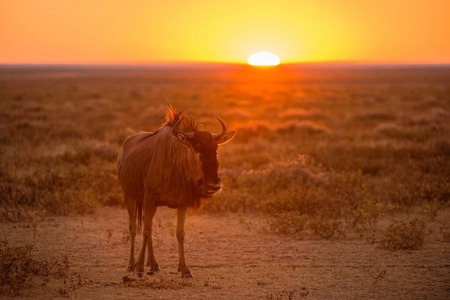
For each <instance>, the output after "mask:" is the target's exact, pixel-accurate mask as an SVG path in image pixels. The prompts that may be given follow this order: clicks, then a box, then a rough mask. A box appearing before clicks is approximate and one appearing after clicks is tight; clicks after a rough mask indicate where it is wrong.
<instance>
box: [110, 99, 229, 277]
mask: <svg viewBox="0 0 450 300" xmlns="http://www.w3.org/2000/svg"><path fill="white" fill-rule="evenodd" d="M181 118H182V114H181V113H180V112H178V111H176V110H174V109H173V108H172V107H170V106H169V107H167V108H166V123H165V124H164V125H163V126H162V127H161V128H160V129H158V130H157V131H156V132H155V133H150V132H140V133H138V134H136V135H133V136H131V137H129V138H127V139H126V140H125V142H124V143H123V146H122V149H121V151H120V152H119V157H118V162H117V174H118V179H119V182H120V184H121V186H122V189H123V192H124V196H125V201H126V203H127V208H128V213H129V216H130V233H131V238H132V248H131V255H130V266H129V270H134V254H133V252H134V236H135V234H136V228H135V227H136V224H135V223H136V217H137V220H138V231H140V228H141V223H142V220H144V221H145V224H144V246H143V250H141V254H140V256H139V261H138V271H139V274H142V272H143V256H144V254H143V251H144V250H145V245H146V242H147V241H148V250H149V264H150V265H151V266H152V270H159V267H158V265H157V263H156V261H155V259H154V257H153V249H152V247H151V227H152V226H151V222H152V218H153V215H154V213H155V211H156V207H158V206H169V207H171V208H177V209H178V223H179V225H178V227H177V238H178V240H179V247H180V270H181V271H182V276H188V275H191V274H190V271H189V270H188V269H187V267H186V266H185V263H184V250H183V238H184V230H183V227H184V218H185V210H186V208H198V207H199V206H200V204H201V200H202V199H205V198H208V197H210V195H211V194H213V193H215V192H217V191H218V190H219V189H220V179H219V177H218V176H217V171H218V161H217V147H218V144H221V143H226V142H228V141H229V140H230V139H231V138H232V137H233V136H234V131H233V132H228V133H225V132H224V130H223V132H222V133H221V134H218V135H212V134H211V133H209V132H205V131H198V122H197V121H196V120H195V119H192V118H189V117H187V118H184V119H182V121H181V123H180V122H179V121H180V120H181ZM219 121H220V120H219ZM176 124H177V125H176ZM174 126H176V127H177V128H176V129H173V127H174ZM223 126H224V129H226V126H225V124H223ZM142 212H143V214H142Z"/></svg>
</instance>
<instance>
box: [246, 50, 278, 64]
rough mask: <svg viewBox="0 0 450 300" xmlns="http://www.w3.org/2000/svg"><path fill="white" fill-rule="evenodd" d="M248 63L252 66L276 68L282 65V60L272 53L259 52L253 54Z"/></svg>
mask: <svg viewBox="0 0 450 300" xmlns="http://www.w3.org/2000/svg"><path fill="white" fill-rule="evenodd" d="M247 62H248V63H249V64H250V65H252V66H276V65H279V64H280V59H279V58H278V57H277V56H276V55H275V54H272V53H270V52H258V53H255V54H252V55H251V56H250V57H249V58H248V60H247Z"/></svg>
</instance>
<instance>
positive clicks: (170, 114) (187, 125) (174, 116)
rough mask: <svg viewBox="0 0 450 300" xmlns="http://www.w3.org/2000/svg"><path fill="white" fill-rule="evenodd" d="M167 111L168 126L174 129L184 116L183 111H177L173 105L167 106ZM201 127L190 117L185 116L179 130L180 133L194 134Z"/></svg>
mask: <svg viewBox="0 0 450 300" xmlns="http://www.w3.org/2000/svg"><path fill="white" fill-rule="evenodd" d="M165 111H166V124H167V125H170V126H171V127H173V125H175V123H176V122H178V120H180V118H181V117H182V116H183V111H182V110H177V109H176V108H174V107H173V106H172V105H167V106H166V108H165ZM198 127H199V122H198V121H197V120H196V119H195V118H193V117H190V116H184V119H183V121H182V122H181V124H180V125H179V126H178V130H179V131H180V132H192V131H197V130H198Z"/></svg>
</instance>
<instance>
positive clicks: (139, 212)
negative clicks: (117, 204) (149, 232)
mask: <svg viewBox="0 0 450 300" xmlns="http://www.w3.org/2000/svg"><path fill="white" fill-rule="evenodd" d="M136 218H137V221H138V225H137V233H140V232H141V230H142V205H139V204H138V205H136Z"/></svg>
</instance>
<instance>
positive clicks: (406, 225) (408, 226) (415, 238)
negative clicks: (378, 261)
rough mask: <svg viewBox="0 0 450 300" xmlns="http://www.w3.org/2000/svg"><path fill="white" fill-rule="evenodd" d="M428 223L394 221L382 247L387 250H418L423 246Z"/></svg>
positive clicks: (382, 242) (385, 235)
mask: <svg viewBox="0 0 450 300" xmlns="http://www.w3.org/2000/svg"><path fill="white" fill-rule="evenodd" d="M425 226H426V223H425V221H424V220H421V219H417V218H416V219H413V220H411V221H409V222H405V221H403V220H400V221H394V222H392V224H391V225H389V227H388V228H387V229H386V231H385V233H384V237H383V239H382V240H381V246H382V247H383V248H384V249H387V250H418V249H421V248H422V246H423V242H424V238H425Z"/></svg>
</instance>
